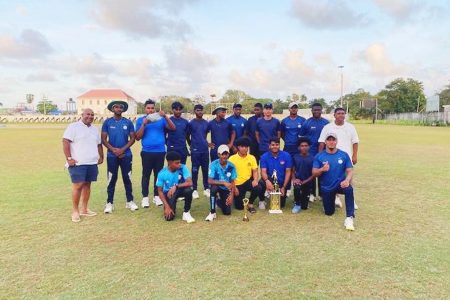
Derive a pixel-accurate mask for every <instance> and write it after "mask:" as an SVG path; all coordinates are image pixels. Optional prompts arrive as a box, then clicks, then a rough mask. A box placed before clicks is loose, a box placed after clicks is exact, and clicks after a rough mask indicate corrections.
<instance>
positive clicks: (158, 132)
mask: <svg viewBox="0 0 450 300" xmlns="http://www.w3.org/2000/svg"><path fill="white" fill-rule="evenodd" d="M145 117H147V116H142V117H140V118H138V119H137V121H136V131H138V130H139V128H141V126H142V123H143V122H144V118H145ZM166 124H167V121H166V119H164V118H161V119H159V120H158V121H156V122H152V123H148V124H147V125H145V128H144V135H143V136H142V139H141V143H142V151H144V152H166V133H165V128H166Z"/></svg>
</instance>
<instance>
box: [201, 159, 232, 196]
mask: <svg viewBox="0 0 450 300" xmlns="http://www.w3.org/2000/svg"><path fill="white" fill-rule="evenodd" d="M208 177H209V178H211V179H214V180H220V181H226V182H231V181H233V180H235V179H236V178H237V172H236V167H235V166H234V164H233V163H232V162H230V161H228V160H227V164H226V165H225V167H222V165H221V164H220V159H216V160H214V161H213V162H212V163H211V164H210V165H209V171H208ZM219 188H221V189H223V190H226V189H227V188H226V187H224V186H223V185H220V186H219Z"/></svg>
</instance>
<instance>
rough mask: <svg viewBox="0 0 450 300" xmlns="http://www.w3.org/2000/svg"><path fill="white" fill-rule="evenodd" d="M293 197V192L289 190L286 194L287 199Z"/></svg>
mask: <svg viewBox="0 0 450 300" xmlns="http://www.w3.org/2000/svg"><path fill="white" fill-rule="evenodd" d="M291 195H292V190H288V191H287V192H286V197H287V198H289V197H290V196H291Z"/></svg>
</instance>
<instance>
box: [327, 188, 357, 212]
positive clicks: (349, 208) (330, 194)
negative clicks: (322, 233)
mask: <svg viewBox="0 0 450 300" xmlns="http://www.w3.org/2000/svg"><path fill="white" fill-rule="evenodd" d="M336 194H344V195H345V210H346V214H347V217H354V216H355V198H354V195H353V187H352V186H351V185H350V186H348V187H346V188H345V189H343V188H341V187H340V186H338V187H336V188H334V189H333V190H331V191H325V190H324V189H321V195H322V201H323V208H324V210H325V214H326V215H328V216H331V215H333V214H334V211H335V204H334V200H335V198H336Z"/></svg>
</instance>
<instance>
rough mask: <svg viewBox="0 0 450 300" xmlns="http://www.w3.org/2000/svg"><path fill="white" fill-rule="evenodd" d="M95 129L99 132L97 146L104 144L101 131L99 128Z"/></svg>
mask: <svg viewBox="0 0 450 300" xmlns="http://www.w3.org/2000/svg"><path fill="white" fill-rule="evenodd" d="M95 129H96V130H97V145H100V144H101V143H102V137H101V135H100V131H99V130H98V128H97V127H95Z"/></svg>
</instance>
